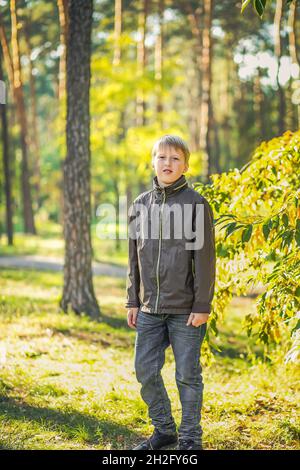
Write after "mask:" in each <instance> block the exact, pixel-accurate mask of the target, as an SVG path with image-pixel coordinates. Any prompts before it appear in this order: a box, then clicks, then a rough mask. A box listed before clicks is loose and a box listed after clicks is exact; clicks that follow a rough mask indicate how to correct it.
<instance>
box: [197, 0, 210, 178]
mask: <svg viewBox="0 0 300 470" xmlns="http://www.w3.org/2000/svg"><path fill="white" fill-rule="evenodd" d="M212 11H213V0H205V2H204V18H203V20H204V27H203V45H202V61H201V64H202V104H201V124H200V148H201V150H202V152H203V156H204V165H205V168H204V178H205V180H207V178H208V176H209V175H210V174H211V172H212V167H213V162H212V155H211V148H210V134H211V129H212V110H211V107H212V102H211V81H212V77H211V61H212V37H211V25H212Z"/></svg>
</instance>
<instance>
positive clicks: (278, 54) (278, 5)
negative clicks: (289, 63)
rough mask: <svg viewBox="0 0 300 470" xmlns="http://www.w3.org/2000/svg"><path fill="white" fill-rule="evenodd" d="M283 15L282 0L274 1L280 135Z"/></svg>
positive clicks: (282, 90) (282, 94)
mask: <svg viewBox="0 0 300 470" xmlns="http://www.w3.org/2000/svg"><path fill="white" fill-rule="evenodd" d="M282 14H283V0H276V10H275V17H274V52H275V56H276V57H277V74H276V82H277V86H278V96H279V109H278V132H279V133H280V134H282V133H283V132H284V131H285V120H284V117H285V96H284V89H283V88H282V86H281V85H280V82H279V68H280V58H281V55H282V46H281V36H280V26H281V19H282Z"/></svg>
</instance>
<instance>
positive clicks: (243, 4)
mask: <svg viewBox="0 0 300 470" xmlns="http://www.w3.org/2000/svg"><path fill="white" fill-rule="evenodd" d="M250 2H251V0H243V3H242V8H241V13H244V10H245V8H246V7H247V6H248V5H249V3H250Z"/></svg>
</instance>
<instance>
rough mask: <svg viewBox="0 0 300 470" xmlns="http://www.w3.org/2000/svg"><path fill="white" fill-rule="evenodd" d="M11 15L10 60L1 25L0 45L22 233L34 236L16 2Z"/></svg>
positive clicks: (12, 4) (13, 3) (13, 1)
mask: <svg viewBox="0 0 300 470" xmlns="http://www.w3.org/2000/svg"><path fill="white" fill-rule="evenodd" d="M10 13H11V45H12V59H11V57H10V54H9V48H8V45H7V41H6V35H5V31H4V26H3V25H2V24H1V34H0V35H1V44H2V48H3V52H4V59H5V63H6V67H7V72H8V76H9V79H10V82H11V85H12V88H13V93H14V100H15V104H16V110H17V117H18V122H19V126H20V140H21V154H22V162H21V191H22V203H23V218H24V231H25V233H32V234H35V233H36V230H35V224H34V217H33V209H32V199H31V188H30V173H29V168H28V128H27V115H26V109H25V101H24V93H23V82H22V70H21V61H20V50H19V38H18V28H17V12H16V2H15V0H11V2H10Z"/></svg>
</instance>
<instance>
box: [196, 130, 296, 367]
mask: <svg viewBox="0 0 300 470" xmlns="http://www.w3.org/2000/svg"><path fill="white" fill-rule="evenodd" d="M299 164H300V131H298V132H295V133H292V132H285V133H284V134H283V135H282V136H280V137H278V138H274V139H272V140H271V141H269V142H263V143H262V144H261V145H260V146H259V147H258V148H257V149H256V151H255V152H254V155H253V157H252V159H251V161H250V162H249V163H248V164H246V165H245V166H244V167H243V168H242V169H241V170H238V169H237V168H234V169H232V170H231V171H229V172H228V173H221V174H214V175H212V184H211V185H208V186H205V185H203V184H201V183H200V184H197V185H196V189H197V190H199V191H200V192H201V193H202V194H203V195H204V196H206V197H207V198H208V200H209V201H210V203H211V204H212V207H213V210H214V214H215V216H216V247H217V255H218V263H217V279H218V282H217V288H216V295H215V299H214V312H213V316H212V321H211V326H212V330H213V331H214V333H215V334H217V333H218V330H217V326H216V324H217V319H218V317H219V316H221V315H222V313H223V311H224V309H225V307H226V305H228V303H229V301H230V300H231V298H232V296H233V295H234V293H236V294H237V295H243V294H246V293H247V292H248V291H249V287H250V286H251V285H252V288H253V287H256V288H257V287H259V286H263V292H262V293H261V294H260V295H259V296H258V298H257V301H256V312H255V313H254V314H248V315H247V316H246V321H245V327H246V329H247V332H248V335H249V336H250V335H254V336H255V337H256V338H257V341H258V342H261V343H263V344H264V345H265V346H266V350H267V351H268V347H270V346H271V345H274V344H281V346H283V344H284V347H286V348H287V349H289V348H292V351H293V353H292V354H291V353H290V352H288V355H287V356H286V360H296V358H297V353H296V351H297V350H298V352H299V336H298V335H299V326H300V318H299V307H300V287H299V285H300V252H299V247H300V205H299V199H300V189H299V188H300V174H299ZM288 333H289V336H290V339H289V340H287V336H288ZM284 342H285V343H284ZM291 343H294V344H291ZM297 344H298V349H297ZM295 348H296V349H295Z"/></svg>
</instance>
